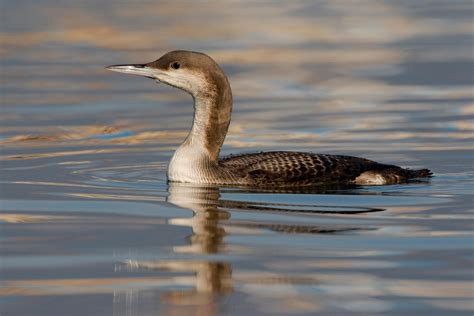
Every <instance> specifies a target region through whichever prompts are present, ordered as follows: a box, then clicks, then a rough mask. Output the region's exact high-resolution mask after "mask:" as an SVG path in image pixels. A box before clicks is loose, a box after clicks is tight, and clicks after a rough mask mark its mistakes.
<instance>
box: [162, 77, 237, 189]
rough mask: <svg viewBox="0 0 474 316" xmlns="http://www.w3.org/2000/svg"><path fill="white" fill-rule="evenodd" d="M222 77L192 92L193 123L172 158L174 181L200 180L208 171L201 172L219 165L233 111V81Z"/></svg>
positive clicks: (170, 169) (171, 172)
mask: <svg viewBox="0 0 474 316" xmlns="http://www.w3.org/2000/svg"><path fill="white" fill-rule="evenodd" d="M220 79H221V80H216V81H214V82H211V83H210V84H209V86H208V87H207V88H206V89H203V90H205V91H199V92H198V93H195V94H193V99H194V120H193V127H192V129H191V131H190V132H189V134H188V136H187V137H186V140H185V141H184V142H183V143H182V144H181V146H180V147H179V148H178V149H177V150H176V152H175V154H174V156H173V158H172V160H171V163H170V166H169V170H168V178H169V179H170V180H171V181H178V182H201V181H199V180H202V179H203V178H206V177H207V176H208V175H202V174H199V173H202V172H203V170H208V171H209V168H217V164H218V159H219V153H220V150H221V147H222V144H223V143H224V139H225V136H226V134H227V130H228V128H229V123H230V119H231V112H232V92H231V88H230V85H229V83H228V81H227V78H226V77H225V76H224V77H223V78H220ZM204 173H205V172H204ZM196 177H197V178H198V179H196Z"/></svg>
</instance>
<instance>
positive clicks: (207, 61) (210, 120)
mask: <svg viewBox="0 0 474 316" xmlns="http://www.w3.org/2000/svg"><path fill="white" fill-rule="evenodd" d="M107 69H108V70H112V71H116V72H121V73H126V74H132V75H139V76H144V77H147V78H151V79H153V80H155V81H157V82H162V83H165V84H167V85H170V86H173V87H176V88H178V89H181V90H184V91H186V92H187V93H189V94H190V95H191V96H192V97H193V100H194V121H193V125H192V128H191V131H190V132H189V134H188V136H187V137H186V139H185V140H184V142H183V143H182V144H181V146H179V148H178V149H177V150H176V152H175V153H174V155H173V158H172V159H171V162H170V164H169V166H168V181H170V182H187V183H196V184H219V185H237V186H257V187H301V186H311V185H318V184H328V183H339V184H357V185H383V184H394V183H404V182H407V181H409V180H411V179H414V178H422V177H429V176H431V175H432V173H431V171H430V170H428V169H421V170H410V169H404V168H401V167H398V166H395V165H388V164H383V163H378V162H375V161H372V160H368V159H365V158H359V157H351V156H342V155H326V154H313V153H307V152H290V151H272V152H262V153H252V154H241V155H234V156H228V157H222V158H221V157H220V156H219V154H220V150H221V147H222V145H223V143H224V139H225V136H226V134H227V130H228V128H229V124H230V119H231V112H232V91H231V87H230V84H229V81H228V80H227V76H226V75H225V74H224V71H223V70H222V69H221V67H220V66H219V65H218V64H217V63H216V62H215V61H214V60H213V59H212V58H211V57H209V56H208V55H206V54H204V53H199V52H191V51H183V50H178V51H172V52H169V53H166V54H165V55H163V56H162V57H160V58H159V59H157V60H156V61H153V62H150V63H147V64H127V65H112V66H108V67H107Z"/></svg>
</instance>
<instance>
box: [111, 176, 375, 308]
mask: <svg viewBox="0 0 474 316" xmlns="http://www.w3.org/2000/svg"><path fill="white" fill-rule="evenodd" d="M333 189H334V188H331V190H333ZM324 190H328V189H327V188H313V191H314V192H324ZM221 191H223V192H232V191H229V189H227V188H219V187H216V186H197V185H192V184H180V183H171V184H170V185H169V188H168V193H169V195H168V197H167V202H169V203H171V204H173V205H174V206H178V207H180V208H184V209H188V210H191V211H192V213H193V215H192V216H191V217H176V218H172V219H170V220H169V221H168V224H171V225H177V226H185V227H190V228H191V230H192V233H191V235H189V236H188V237H187V240H188V241H189V244H187V245H184V246H183V245H180V246H174V247H173V248H172V249H173V252H174V253H175V254H178V255H180V258H179V259H175V260H154V261H146V260H138V261H132V260H130V261H129V262H128V263H127V265H128V268H129V269H130V270H132V271H147V270H156V271H167V272H172V273H179V274H180V275H186V274H188V273H191V274H192V275H193V276H194V277H191V278H190V277H186V281H185V282H184V283H183V279H181V278H179V279H176V283H175V286H174V287H173V289H172V290H167V291H165V293H164V294H161V295H160V297H161V299H162V300H163V301H164V302H166V303H168V304H171V305H174V306H179V307H180V308H182V307H183V306H190V305H192V306H200V307H201V308H202V309H203V310H202V311H201V312H203V314H205V315H207V314H209V315H210V314H215V313H216V308H217V306H218V304H217V302H218V301H219V299H221V298H222V295H226V294H229V293H232V292H233V291H234V287H235V283H236V282H238V281H236V280H234V278H233V275H232V271H233V269H232V264H231V261H230V260H229V257H227V256H226V257H225V258H226V260H222V259H221V257H222V255H223V254H228V253H231V252H233V253H241V252H244V253H245V249H242V248H240V249H239V248H238V247H235V246H229V245H227V244H226V242H225V238H226V236H228V235H230V234H237V235H238V234H249V233H250V234H254V233H259V234H261V233H262V232H261V231H262V230H264V231H273V232H276V233H292V234H295V233H296V234H328V233H344V232H348V231H356V230H359V229H366V230H367V229H370V228H368V227H365V228H361V227H351V226H350V225H344V226H341V225H338V226H334V225H323V226H321V225H311V224H300V223H294V224H292V223H279V222H278V221H277V220H276V218H275V216H274V215H273V214H275V213H276V214H285V213H290V214H296V216H297V214H306V215H309V214H313V215H315V214H324V213H326V214H334V213H339V214H340V215H342V214H359V213H370V212H377V211H382V209H376V208H363V207H343V206H342V207H341V206H318V205H299V204H284V203H265V202H252V201H242V200H232V194H231V195H230V197H231V198H230V199H222V198H221ZM237 192H239V191H237ZM240 192H245V193H249V192H248V191H240ZM250 192H251V191H250ZM263 192H265V191H263ZM284 192H286V193H288V192H291V191H289V190H285V191H284ZM307 192H310V190H309V189H306V190H303V191H293V192H291V193H307ZM254 193H255V191H254ZM260 193H262V192H260ZM266 193H268V191H267V192H266ZM274 193H275V192H274ZM280 193H281V192H280ZM239 211H245V212H249V211H250V212H261V213H262V214H264V215H263V217H262V216H260V218H259V219H253V220H251V221H248V220H243V219H238V220H235V219H231V216H232V213H233V212H239ZM182 255H186V256H185V257H181V256H182ZM187 255H189V256H187ZM253 273H254V272H251V271H247V272H244V273H243V274H242V272H241V273H240V274H241V277H240V280H239V281H240V282H242V281H243V282H244V283H247V284H252V283H253V282H254V281H255V282H257V283H256V284H266V285H268V284H278V285H279V286H281V285H282V284H288V285H290V284H312V283H314V282H315V280H314V279H313V278H311V277H294V276H287V275H283V274H282V275H279V274H268V275H266V276H264V275H259V276H258V277H257V278H250V279H249V278H248V275H252V274H253ZM252 280H253V281H252ZM184 284H186V286H185V287H186V288H189V287H191V288H190V289H183V285H184ZM295 299H296V298H295ZM117 302H118V304H121V303H120V302H121V301H120V300H118V301H117ZM174 312H176V311H174ZM183 313H184V314H186V313H187V310H185V311H183ZM178 314H180V313H179V312H178Z"/></svg>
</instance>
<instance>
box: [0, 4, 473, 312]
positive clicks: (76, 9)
mask: <svg viewBox="0 0 474 316" xmlns="http://www.w3.org/2000/svg"><path fill="white" fill-rule="evenodd" d="M0 5H1V8H0V9H1V10H2V12H8V14H3V15H2V17H3V18H2V19H1V21H0V23H1V26H2V31H1V38H2V45H1V47H2V49H1V56H2V67H1V72H2V76H1V78H0V80H1V83H2V88H1V95H2V99H1V104H2V108H1V110H0V111H1V112H0V144H1V152H0V195H1V197H0V240H1V245H2V246H1V248H0V252H1V280H2V282H1V289H0V314H1V315H2V316H3V315H48V316H49V315H114V316H120V315H127V316H129V315H193V314H197V315H315V314H321V315H346V314H347V315H369V314H384V315H385V314H387V315H401V314H403V315H419V314H427V315H472V312H473V310H474V306H473V303H472V302H473V296H474V290H473V272H474V271H473V268H472V267H473V257H474V256H473V247H474V238H473V234H472V231H473V230H472V228H473V227H472V224H473V217H472V209H473V198H472V192H473V189H474V181H473V175H474V168H473V153H474V151H473V135H474V134H473V126H474V124H473V119H474V108H473V94H472V85H473V80H474V78H473V73H474V72H473V71H472V70H473V69H472V68H473V58H472V47H473V44H474V42H473V38H472V25H471V22H472V21H471V20H472V16H473V8H472V3H471V2H470V1H455V2H443V1H433V2H426V3H425V2H414V1H401V0H397V1H389V2H388V1H387V2H381V1H370V0H369V1H363V2H357V3H355V2H354V3H351V2H349V1H345V2H334V1H317V2H311V3H309V2H299V1H291V2H280V3H278V4H275V3H273V2H259V3H247V2H212V3H204V2H203V3H192V2H172V1H169V2H168V1H158V2H153V1H139V2H133V3H132V2H123V1H120V2H117V1H106V0H100V1H81V2H77V1H72V0H67V1H62V2H61V3H60V4H57V3H56V2H54V1H41V2H36V1H26V2H8V1H3V2H1V4H0ZM173 49H188V50H199V51H204V52H206V53H208V54H209V55H211V56H212V57H213V58H214V59H215V60H216V61H217V62H219V63H220V64H221V65H223V67H224V69H225V71H226V72H227V74H228V76H229V80H230V82H231V85H232V89H233V95H234V110H233V118H232V123H231V126H230V130H229V134H228V136H227V139H226V143H225V145H224V148H223V150H222V153H223V154H229V153H242V152H254V151H265V150H297V151H311V152H320V153H333V154H347V155H355V156H363V157H367V158H370V159H374V160H377V161H380V162H386V163H394V164H399V165H402V166H405V167H409V168H429V169H431V170H432V171H433V172H434V174H435V176H434V177H433V178H432V179H430V180H429V181H424V182H418V183H410V184H404V185H391V186H380V187H354V188H319V189H312V190H286V191H269V190H259V189H244V188H232V187H212V186H210V187H198V186H193V185H182V184H181V185H180V184H174V185H168V184H167V183H166V168H167V164H168V161H169V159H170V157H171V156H172V154H173V151H174V149H175V148H176V147H177V146H178V145H179V144H180V142H181V141H182V140H183V139H184V138H185V137H186V133H187V131H188V130H189V128H190V126H191V119H192V111H193V109H192V100H191V98H190V97H189V96H188V95H187V94H185V93H184V92H182V91H179V90H176V89H173V88H170V87H167V86H165V85H162V84H161V85H157V84H155V83H154V82H152V81H150V80H146V79H144V78H138V77H133V76H125V75H123V76H122V75H119V74H114V73H111V72H108V71H106V70H105V69H104V67H105V66H107V65H110V64H120V63H127V62H130V63H138V62H148V61H152V60H154V59H156V58H158V57H160V56H161V55H162V54H164V53H165V52H167V51H169V50H173Z"/></svg>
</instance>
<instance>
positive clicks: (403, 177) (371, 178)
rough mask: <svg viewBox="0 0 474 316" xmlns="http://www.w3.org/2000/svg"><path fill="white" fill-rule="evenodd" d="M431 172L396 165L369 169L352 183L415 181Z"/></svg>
mask: <svg viewBox="0 0 474 316" xmlns="http://www.w3.org/2000/svg"><path fill="white" fill-rule="evenodd" d="M432 175H433V172H431V170H429V169H419V170H411V169H403V168H400V167H396V166H389V167H388V168H383V169H378V170H369V171H366V172H363V173H362V174H361V175H360V176H358V177H357V178H356V179H355V181H354V183H355V184H360V185H384V184H397V183H407V182H412V181H416V179H421V178H429V177H431V176H432Z"/></svg>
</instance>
